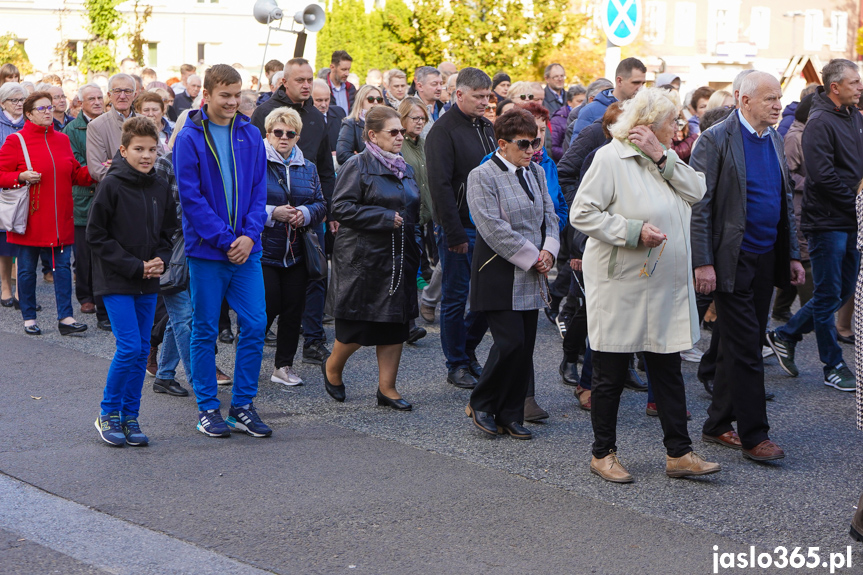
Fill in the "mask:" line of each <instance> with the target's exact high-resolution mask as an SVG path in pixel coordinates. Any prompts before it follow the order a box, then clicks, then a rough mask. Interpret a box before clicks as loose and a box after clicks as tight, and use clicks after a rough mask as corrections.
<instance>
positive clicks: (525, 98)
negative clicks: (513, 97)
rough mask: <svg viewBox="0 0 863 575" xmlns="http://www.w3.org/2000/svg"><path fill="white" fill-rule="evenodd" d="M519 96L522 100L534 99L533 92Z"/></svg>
mask: <svg viewBox="0 0 863 575" xmlns="http://www.w3.org/2000/svg"><path fill="white" fill-rule="evenodd" d="M518 97H519V98H521V99H522V100H533V94H519V95H518Z"/></svg>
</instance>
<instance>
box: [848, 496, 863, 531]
mask: <svg viewBox="0 0 863 575" xmlns="http://www.w3.org/2000/svg"><path fill="white" fill-rule="evenodd" d="M851 537H853V538H854V540H855V541H863V495H861V496H860V502H859V503H858V504H857V511H855V512H854V519H852V520H851Z"/></svg>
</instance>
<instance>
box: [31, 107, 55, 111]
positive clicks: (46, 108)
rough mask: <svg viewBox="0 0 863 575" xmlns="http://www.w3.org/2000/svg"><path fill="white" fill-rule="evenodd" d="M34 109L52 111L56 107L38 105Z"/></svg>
mask: <svg viewBox="0 0 863 575" xmlns="http://www.w3.org/2000/svg"><path fill="white" fill-rule="evenodd" d="M33 109H34V110H37V111H39V112H50V111H52V110H53V109H54V106H36V107H35V108H33Z"/></svg>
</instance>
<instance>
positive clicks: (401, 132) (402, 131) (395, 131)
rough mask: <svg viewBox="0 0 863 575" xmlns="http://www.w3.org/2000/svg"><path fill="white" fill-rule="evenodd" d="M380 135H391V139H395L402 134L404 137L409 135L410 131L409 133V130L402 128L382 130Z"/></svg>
mask: <svg viewBox="0 0 863 575" xmlns="http://www.w3.org/2000/svg"><path fill="white" fill-rule="evenodd" d="M378 133H383V134H389V135H390V137H393V138H395V137H396V136H397V135H399V134H401V135H402V136H404V135H405V134H407V133H408V131H407V130H405V129H404V128H402V129H401V130H381V131H380V132H378Z"/></svg>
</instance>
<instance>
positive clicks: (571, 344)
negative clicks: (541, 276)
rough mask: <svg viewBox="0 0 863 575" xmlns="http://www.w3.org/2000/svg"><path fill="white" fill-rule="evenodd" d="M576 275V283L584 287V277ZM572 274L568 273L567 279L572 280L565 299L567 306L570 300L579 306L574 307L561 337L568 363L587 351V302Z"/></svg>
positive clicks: (578, 273) (575, 360)
mask: <svg viewBox="0 0 863 575" xmlns="http://www.w3.org/2000/svg"><path fill="white" fill-rule="evenodd" d="M575 273H576V274H577V275H578V281H579V282H581V285H584V276H583V275H582V273H581V272H575ZM572 274H573V272H572V271H570V273H569V277H570V279H571V280H572V283H571V284H570V289H569V295H568V296H567V297H566V302H567V305H566V306H564V307H568V306H569V302H570V300H572V301H573V302H579V304H580V305H576V304H575V303H573V306H575V313H574V314H573V315H572V317H570V319H569V324H568V325H567V326H566V335H564V336H563V356H564V357H565V358H566V361H568V362H569V363H575V362H577V361H578V358H579V356H581V355H583V354H584V353H585V352H586V351H587V345H586V340H587V301H585V299H584V294H583V293H582V291H581V287H580V286H579V285H578V283H577V282H576V278H574V277H573V275H572Z"/></svg>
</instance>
